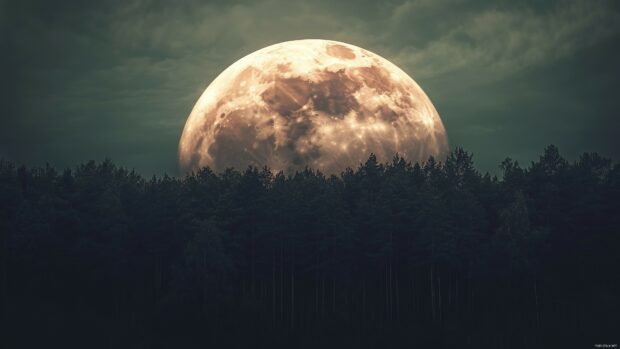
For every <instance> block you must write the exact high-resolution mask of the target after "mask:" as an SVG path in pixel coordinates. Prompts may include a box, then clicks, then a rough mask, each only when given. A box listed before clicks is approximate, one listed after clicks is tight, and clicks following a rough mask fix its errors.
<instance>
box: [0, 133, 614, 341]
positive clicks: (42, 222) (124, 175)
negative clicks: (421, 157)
mask: <svg viewBox="0 0 620 349" xmlns="http://www.w3.org/2000/svg"><path fill="white" fill-rule="evenodd" d="M499 166H500V168H499V169H498V171H497V173H498V175H497V176H494V175H491V174H489V173H485V174H483V173H480V172H479V171H478V170H477V169H476V167H475V165H474V162H473V156H472V154H470V153H468V152H466V151H465V150H463V149H462V148H456V149H454V150H453V151H452V152H451V153H450V154H449V155H448V156H447V157H446V158H445V159H434V158H432V157H430V158H429V159H428V160H427V161H425V162H423V163H413V164H412V163H409V162H407V161H405V160H404V159H403V158H401V157H399V156H398V155H395V156H394V159H393V160H392V161H391V162H388V163H378V161H377V159H376V157H375V156H374V155H372V154H370V156H369V158H368V160H367V161H366V162H365V163H363V164H360V165H359V167H358V168H354V169H348V170H347V171H345V172H343V173H341V174H340V175H339V176H334V175H332V176H326V175H324V174H322V173H321V172H320V171H317V170H314V169H306V170H304V171H301V172H297V173H294V174H283V173H272V172H271V171H270V170H269V169H267V168H264V169H260V168H254V167H248V168H246V169H239V170H235V169H229V170H226V171H224V172H223V173H214V172H213V171H211V170H210V169H209V168H203V169H202V170H200V171H198V172H197V173H191V174H188V175H186V176H182V177H179V178H177V177H171V176H167V175H163V176H153V177H152V178H145V177H143V176H141V175H140V174H138V173H137V172H135V171H131V170H128V169H125V168H123V167H119V166H116V165H115V164H114V163H113V162H112V161H111V160H105V161H103V162H94V161H90V162H87V163H84V164H81V165H78V166H76V167H75V168H72V169H65V170H58V169H55V168H54V167H52V166H49V165H47V166H44V167H26V166H21V165H19V164H14V163H13V162H11V161H8V160H0V234H1V235H0V239H1V240H0V285H1V286H0V301H1V304H0V306H1V311H0V313H1V315H0V316H1V317H2V324H1V329H0V338H1V339H0V345H2V343H4V345H2V346H3V347H4V348H21V347H58V348H67V347H79V348H154V347H161V348H223V347H234V348H252V347H257V348H276V347H282V348H331V347H334V348H401V347H402V348H414V347H421V348H441V347H443V348H454V347H456V348H555V347H566V348H573V347H578V348H583V347H585V348H592V347H593V346H594V345H595V344H597V343H618V339H619V337H618V333H620V332H618V329H619V328H620V321H619V320H618V314H620V296H619V295H620V286H619V285H620V268H619V267H620V254H619V251H620V204H619V203H620V164H618V163H615V162H613V161H611V160H610V159H607V158H604V157H602V156H600V155H598V154H596V153H584V154H582V155H580V156H579V157H578V158H577V159H576V160H574V161H568V160H566V159H565V158H563V157H562V156H561V154H560V152H559V150H558V148H557V147H555V146H553V145H550V146H548V147H547V148H546V149H544V151H543V154H542V155H541V156H540V157H539V158H538V159H537V160H535V161H533V162H531V164H529V166H527V167H521V165H520V164H518V163H517V162H516V161H513V160H511V159H510V158H507V159H506V160H504V161H503V162H502V163H501V164H499Z"/></svg>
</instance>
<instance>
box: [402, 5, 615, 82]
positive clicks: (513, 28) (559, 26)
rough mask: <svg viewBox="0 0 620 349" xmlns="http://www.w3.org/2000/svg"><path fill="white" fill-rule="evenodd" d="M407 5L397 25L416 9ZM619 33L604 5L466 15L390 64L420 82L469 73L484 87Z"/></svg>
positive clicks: (518, 9)
mask: <svg viewBox="0 0 620 349" xmlns="http://www.w3.org/2000/svg"><path fill="white" fill-rule="evenodd" d="M407 4H417V2H416V3H405V5H401V6H400V7H398V8H397V9H396V11H395V12H394V15H393V16H394V17H395V18H397V19H401V18H403V17H406V16H407V15H408V14H409V13H412V12H415V11H416V10H417V9H418V7H416V6H414V5H407ZM424 4H425V5H428V4H426V3H424ZM420 6H421V5H420ZM428 6H431V5H428ZM619 33H620V14H619V13H618V12H616V11H611V10H610V5H609V3H607V2H603V1H588V0H581V1H570V2H567V1H561V2H558V3H556V4H555V6H554V7H553V8H552V9H551V10H550V11H546V12H537V11H535V10H533V9H531V8H512V9H495V8H489V9H485V10H482V11H476V12H475V13H467V14H465V15H464V16H463V18H461V20H460V21H459V22H456V23H452V25H451V26H448V27H446V28H444V34H443V35H442V36H440V37H439V38H436V39H435V40H432V41H430V42H429V43H428V44H427V45H426V46H425V47H422V48H420V47H418V46H415V45H409V46H405V47H403V48H402V49H400V50H399V51H398V52H396V53H395V54H394V60H395V61H397V62H399V63H400V64H401V65H404V66H407V67H409V68H410V69H411V70H412V71H414V72H415V75H416V76H418V77H420V78H423V79H425V78H433V77H436V76H440V75H444V74H449V73H453V72H455V71H458V70H463V69H468V70H473V71H474V72H476V73H477V74H476V75H477V76H478V79H479V81H482V82H484V81H487V82H488V81H489V80H491V81H492V80H495V79H499V78H503V77H506V76H507V75H510V74H514V73H517V72H519V71H522V70H524V69H528V68H531V67H534V66H537V65H540V64H548V63H550V62H553V61H555V60H557V59H560V58H562V57H566V56H569V55H571V54H573V53H575V52H577V51H580V50H585V49H587V48H588V47H590V46H593V45H596V44H598V43H600V42H602V41H604V40H607V39H609V38H611V37H613V36H617V35H618V34H619Z"/></svg>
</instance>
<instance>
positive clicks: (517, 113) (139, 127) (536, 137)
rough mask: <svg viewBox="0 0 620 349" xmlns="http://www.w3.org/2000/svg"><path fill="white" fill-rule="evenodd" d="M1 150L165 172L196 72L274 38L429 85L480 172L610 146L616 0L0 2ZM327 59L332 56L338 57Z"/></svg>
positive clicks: (618, 15) (205, 72) (618, 18)
mask: <svg viewBox="0 0 620 349" xmlns="http://www.w3.org/2000/svg"><path fill="white" fill-rule="evenodd" d="M0 30H1V32H2V34H1V36H0V38H1V39H2V40H1V42H0V44H1V45H2V46H1V47H2V53H3V54H2V55H0V56H1V57H0V64H2V66H3V68H4V69H3V71H4V73H3V84H2V87H0V95H1V96H2V97H1V98H2V100H1V102H2V108H3V109H2V114H1V116H0V156H4V157H8V158H10V159H12V160H15V161H18V162H24V163H36V164H40V163H44V162H46V161H49V162H52V163H55V164H57V165H59V166H70V165H73V164H75V163H76V162H79V161H84V160H87V159H91V158H95V159H101V158H103V157H105V156H109V157H112V158H113V159H114V160H116V161H117V162H119V163H121V164H124V165H126V166H130V167H136V168H137V169H138V170H140V171H142V172H144V173H146V174H150V173H161V172H163V171H166V172H171V173H175V172H176V163H177V162H176V154H177V142H178V139H179V137H180V134H181V131H182V128H183V125H184V122H185V118H186V117H187V115H188V114H189V112H190V110H191V108H192V106H193V104H194V102H195V101H196V100H197V98H198V96H199V95H200V93H202V91H203V90H204V88H205V87H206V86H207V85H208V84H209V82H210V81H211V80H212V79H213V78H215V77H216V76H217V74H219V72H221V71H222V70H223V69H225V68H226V67H227V66H228V65H230V64H231V63H233V62H234V61H235V60H237V59H239V58H241V57H243V56H244V55H246V54H248V53H250V52H252V51H254V50H256V49H259V48H262V47H264V46H267V45H269V44H273V43H276V42H280V41H285V40H292V39H302V38H324V39H333V40H340V41H344V42H349V43H351V44H354V45H357V46H361V47H364V48H366V49H368V50H370V51H373V52H376V53H378V54H380V55H382V56H384V57H386V58H387V59H389V60H391V61H393V62H395V63H396V64H397V65H399V66H400V67H401V68H402V69H403V70H405V71H406V72H407V73H409V74H410V75H411V76H412V77H413V78H414V79H415V80H416V81H417V82H418V83H419V84H420V85H421V86H422V88H423V89H424V90H425V91H426V92H427V94H428V95H429V96H430V98H431V99H432V100H433V102H434V103H435V104H436V106H437V109H438V111H439V113H440V115H441V116H442V118H443V120H444V122H445V124H446V128H447V131H448V135H449V136H450V140H451V144H452V145H453V146H455V145H462V146H465V147H466V148H467V149H470V150H472V151H474V152H475V153H476V158H477V159H478V162H479V163H480V165H481V166H482V167H483V168H484V169H488V170H495V168H496V166H497V163H498V162H499V161H500V160H501V158H502V157H503V156H507V155H509V156H513V157H516V158H518V159H520V160H521V161H529V160H531V159H533V158H534V157H535V155H536V154H537V153H538V152H539V151H540V150H541V148H542V147H543V146H544V145H545V144H546V143H551V142H553V143H557V144H559V145H560V147H561V149H565V151H566V153H567V155H570V156H572V155H574V154H575V153H577V152H579V151H585V150H596V151H600V152H602V153H604V154H606V155H609V156H613V157H617V155H618V154H617V150H616V149H620V147H618V146H619V144H618V141H617V137H615V136H614V135H613V133H614V130H618V126H619V125H618V121H617V120H618V118H617V116H616V113H617V112H616V110H617V102H616V100H617V98H616V96H615V95H614V94H615V93H614V91H617V90H618V88H619V87H620V86H619V84H620V83H619V82H618V81H617V78H614V77H616V76H618V75H619V73H620V71H619V70H620V68H619V67H618V65H617V63H616V62H617V61H618V58H619V56H620V55H619V54H618V47H620V45H618V44H619V43H620V38H619V33H620V9H619V5H618V3H617V2H614V1H598V0H597V1H590V0H575V1H545V2H540V1H520V2H513V1H507V0H506V1H483V0H480V1H459V0H456V1H447V0H433V1H431V0H415V1H370V0H368V1H359V2H354V3H351V2H336V1H327V0H319V1H316V2H306V1H278V0H261V1H253V2H241V1H211V2H202V1H179V2H172V1H148V0H128V1H105V2H83V1H62V2H50V1H19V2H18V1H10V2H9V1H0ZM334 53H335V54H346V52H337V50H336V51H334Z"/></svg>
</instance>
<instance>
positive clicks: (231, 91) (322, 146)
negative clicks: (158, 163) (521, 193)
mask: <svg viewBox="0 0 620 349" xmlns="http://www.w3.org/2000/svg"><path fill="white" fill-rule="evenodd" d="M447 150H448V138H447V135H446V130H445V128H444V126H443V123H442V121H441V118H440V117H439V114H438V113H437V110H436V109H435V107H434V106H433V104H432V103H431V101H430V99H429V98H428V96H427V95H426V94H425V93H424V91H422V89H421V88H420V86H418V84H417V83H416V82H415V81H414V80H413V79H412V78H411V77H409V75H407V74H406V73H405V72H404V71H402V70H401V69H399V68H398V67H397V66H396V65H394V64H392V63H391V62H389V61H388V60H386V59H385V58H383V57H380V56H379V55H377V54H374V53H372V52H370V51H367V50H365V49H363V48H360V47H357V46H353V45H350V44H346V43H343V42H337V41H330V40H296V41H287V42H282V43H279V44H275V45H272V46H268V47H265V48H263V49H260V50H258V51H256V52H253V53H251V54H249V55H247V56H245V57H243V58H241V59H240V60H238V61H237V62H235V63H234V64H233V65H231V66H230V67H228V68H227V69H226V70H224V71H223V72H222V73H221V74H220V75H219V76H218V77H217V78H216V79H215V80H213V82H212V83H211V84H210V85H209V86H208V87H207V89H206V90H205V91H204V93H203V94H202V95H201V96H200V98H199V99H198V101H197V102H196V105H195V106H194V108H193V110H192V112H191V113H190V115H189V117H188V119H187V122H186V124H185V128H184V129H183V134H182V136H181V140H180V142H179V166H180V169H181V171H182V172H190V171H197V170H198V169H200V168H202V167H205V166H209V167H210V168H211V169H213V170H215V171H217V172H220V171H223V170H225V169H226V168H230V167H234V168H236V169H238V170H241V169H244V168H246V167H247V166H249V165H252V166H256V167H263V166H267V167H268V168H270V169H271V170H272V171H275V172H278V171H284V172H287V173H291V172H294V171H297V170H303V169H304V168H306V167H309V168H314V169H319V170H321V171H322V172H323V173H326V174H339V173H340V172H342V171H343V170H345V169H346V168H347V167H351V168H355V167H357V166H358V165H359V164H360V163H362V162H364V161H366V159H367V158H368V156H369V154H370V153H374V154H375V155H376V157H377V160H379V161H380V162H386V161H390V160H391V159H392V157H393V156H394V155H395V154H398V155H400V156H402V157H403V158H405V159H406V160H408V161H412V162H415V161H418V162H422V161H424V160H426V159H428V157H429V156H430V155H433V156H436V157H437V156H442V155H443V154H445V153H446V152H447Z"/></svg>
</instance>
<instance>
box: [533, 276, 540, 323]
mask: <svg viewBox="0 0 620 349" xmlns="http://www.w3.org/2000/svg"><path fill="white" fill-rule="evenodd" d="M534 299H535V301H536V329H537V330H538V329H539V328H540V312H539V310H538V287H537V285H536V279H534Z"/></svg>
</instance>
